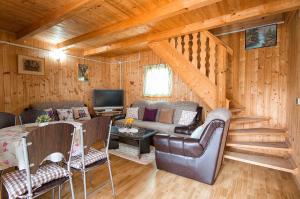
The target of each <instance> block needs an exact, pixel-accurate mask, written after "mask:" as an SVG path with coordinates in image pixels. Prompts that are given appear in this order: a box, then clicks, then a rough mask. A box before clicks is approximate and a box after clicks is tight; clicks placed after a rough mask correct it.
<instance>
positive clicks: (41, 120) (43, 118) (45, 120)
mask: <svg viewBox="0 0 300 199" xmlns="http://www.w3.org/2000/svg"><path fill="white" fill-rule="evenodd" d="M35 122H36V123H38V126H40V127H41V126H46V125H48V124H49V122H51V118H50V117H49V115H40V116H38V117H37V118H36V121H35Z"/></svg>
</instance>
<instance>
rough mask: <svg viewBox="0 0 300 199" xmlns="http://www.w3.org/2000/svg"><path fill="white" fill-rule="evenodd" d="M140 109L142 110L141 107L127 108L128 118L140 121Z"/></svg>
mask: <svg viewBox="0 0 300 199" xmlns="http://www.w3.org/2000/svg"><path fill="white" fill-rule="evenodd" d="M139 109H140V108H139V107H131V108H127V111H126V118H133V119H138V118H139Z"/></svg>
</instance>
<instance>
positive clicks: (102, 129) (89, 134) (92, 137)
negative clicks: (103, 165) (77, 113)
mask: <svg viewBox="0 0 300 199" xmlns="http://www.w3.org/2000/svg"><path fill="white" fill-rule="evenodd" d="M110 123H111V118H110V117H106V116H101V117H94V118H92V119H90V120H87V121H84V122H83V141H84V148H85V154H86V153H87V152H88V149H89V148H90V147H91V146H92V145H93V144H95V143H96V142H103V143H104V142H106V141H107V140H108V136H109V131H110Z"/></svg>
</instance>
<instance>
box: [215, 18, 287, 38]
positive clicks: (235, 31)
mask: <svg viewBox="0 0 300 199" xmlns="http://www.w3.org/2000/svg"><path fill="white" fill-rule="evenodd" d="M283 23H284V21H279V22H274V23H269V24H264V25H260V26H253V27H251V28H242V29H238V30H233V31H229V32H224V33H220V34H216V35H215V36H216V37H219V36H224V35H229V34H233V33H238V32H243V31H245V30H249V29H252V28H260V27H264V26H270V25H275V24H283Z"/></svg>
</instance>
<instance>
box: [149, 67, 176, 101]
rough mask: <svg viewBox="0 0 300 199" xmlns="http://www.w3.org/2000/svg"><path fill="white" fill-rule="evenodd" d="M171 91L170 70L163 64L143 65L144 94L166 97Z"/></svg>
mask: <svg viewBox="0 0 300 199" xmlns="http://www.w3.org/2000/svg"><path fill="white" fill-rule="evenodd" d="M171 93H172V71H171V69H170V68H169V67H168V66H167V65H165V64H157V65H151V66H146V67H145V77H144V96H149V97H168V96H171Z"/></svg>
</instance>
